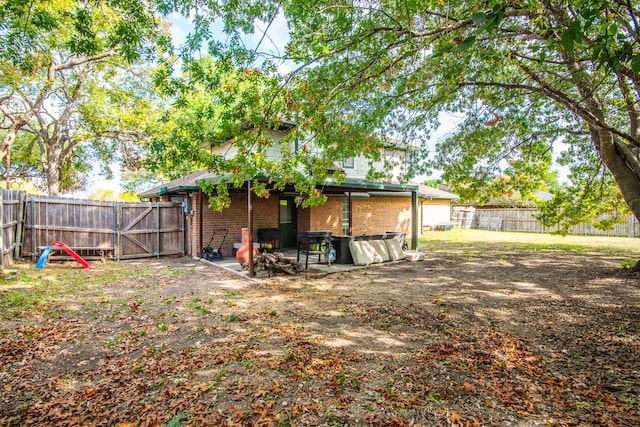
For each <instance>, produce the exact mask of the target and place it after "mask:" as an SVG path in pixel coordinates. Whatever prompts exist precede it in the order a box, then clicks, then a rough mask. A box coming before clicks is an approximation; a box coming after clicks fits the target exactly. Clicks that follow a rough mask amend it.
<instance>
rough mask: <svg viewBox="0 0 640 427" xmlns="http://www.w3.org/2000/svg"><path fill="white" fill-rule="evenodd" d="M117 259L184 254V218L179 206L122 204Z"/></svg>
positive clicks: (120, 204)
mask: <svg viewBox="0 0 640 427" xmlns="http://www.w3.org/2000/svg"><path fill="white" fill-rule="evenodd" d="M118 220H119V232H118V257H119V258H120V259H127V258H144V257H153V256H155V257H159V256H163V255H176V254H183V253H184V214H183V210H182V205H181V204H177V203H169V202H165V203H119V204H118Z"/></svg>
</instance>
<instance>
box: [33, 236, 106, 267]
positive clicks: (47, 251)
mask: <svg viewBox="0 0 640 427" xmlns="http://www.w3.org/2000/svg"><path fill="white" fill-rule="evenodd" d="M54 248H58V249H62V250H63V251H65V252H66V253H68V254H69V255H71V256H72V257H73V259H75V260H76V261H78V262H79V263H80V265H82V267H84V268H85V269H87V270H90V269H94V268H95V267H94V266H93V265H91V264H89V263H88V262H87V261H85V260H84V258H82V257H81V256H80V255H78V254H77V253H75V251H74V250H73V249H71V248H70V247H69V246H67V245H65V244H64V243H62V242H51V243H50V244H49V246H47V247H46V248H45V250H44V251H42V255H40V259H38V263H37V264H36V268H42V267H44V264H45V262H47V258H49V254H50V253H51V251H52V250H53V249H54Z"/></svg>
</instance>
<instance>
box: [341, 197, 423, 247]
mask: <svg viewBox="0 0 640 427" xmlns="http://www.w3.org/2000/svg"><path fill="white" fill-rule="evenodd" d="M351 202H352V205H353V206H352V208H351V221H352V222H353V224H351V233H352V234H353V235H354V236H359V235H361V234H384V233H386V232H387V231H396V232H403V233H406V235H407V237H411V198H409V197H370V198H368V199H359V198H354V199H351Z"/></svg>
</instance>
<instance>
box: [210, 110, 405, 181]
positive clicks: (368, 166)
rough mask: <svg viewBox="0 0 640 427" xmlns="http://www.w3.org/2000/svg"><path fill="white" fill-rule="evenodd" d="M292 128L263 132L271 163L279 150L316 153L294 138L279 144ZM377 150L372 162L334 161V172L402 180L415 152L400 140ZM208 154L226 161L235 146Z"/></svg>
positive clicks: (309, 144) (352, 176) (230, 144)
mask: <svg viewBox="0 0 640 427" xmlns="http://www.w3.org/2000/svg"><path fill="white" fill-rule="evenodd" d="M294 127H295V124H293V123H290V122H283V123H282V124H281V126H280V127H279V129H277V130H267V131H265V132H264V136H266V137H268V138H270V139H271V140H272V141H273V143H272V144H270V145H269V146H268V147H267V148H266V150H265V155H266V156H267V157H268V158H269V159H270V160H278V159H282V150H283V149H285V148H286V149H288V150H291V152H296V151H298V150H302V149H305V150H306V151H309V152H313V151H317V150H318V149H317V147H313V143H312V142H309V141H306V142H305V144H304V145H302V144H301V143H300V142H299V141H298V140H296V139H295V138H292V139H291V140H289V141H286V142H285V143H284V144H283V143H282V142H283V141H284V138H285V136H287V135H288V134H289V133H290V132H292V130H293V129H294ZM303 147H306V148H303ZM309 147H312V148H309ZM380 150H381V151H380V156H379V159H378V160H371V159H370V158H368V157H367V156H365V155H358V156H353V157H348V158H345V159H341V160H336V161H335V162H334V165H333V166H334V169H335V170H341V171H342V172H344V174H345V175H346V178H347V179H356V180H369V181H381V182H400V181H403V180H404V178H405V176H406V174H407V172H408V169H409V166H410V162H411V158H412V156H413V154H414V153H415V151H416V149H415V148H414V147H411V146H410V145H408V144H405V143H402V142H400V141H396V140H392V139H390V138H386V139H385V141H384V142H383V143H382V144H381V148H380ZM211 153H212V154H217V155H221V156H223V157H225V158H232V157H234V156H236V155H237V154H238V147H237V146H236V145H235V144H234V142H233V140H230V141H227V142H225V143H223V144H221V145H219V146H215V147H212V148H211ZM301 167H303V166H301Z"/></svg>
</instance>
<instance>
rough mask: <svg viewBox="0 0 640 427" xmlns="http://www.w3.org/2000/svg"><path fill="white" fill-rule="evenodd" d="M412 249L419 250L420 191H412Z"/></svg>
mask: <svg viewBox="0 0 640 427" xmlns="http://www.w3.org/2000/svg"><path fill="white" fill-rule="evenodd" d="M411 217H412V218H411V249H413V250H414V251H417V250H418V192H417V191H416V190H414V191H412V192H411Z"/></svg>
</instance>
